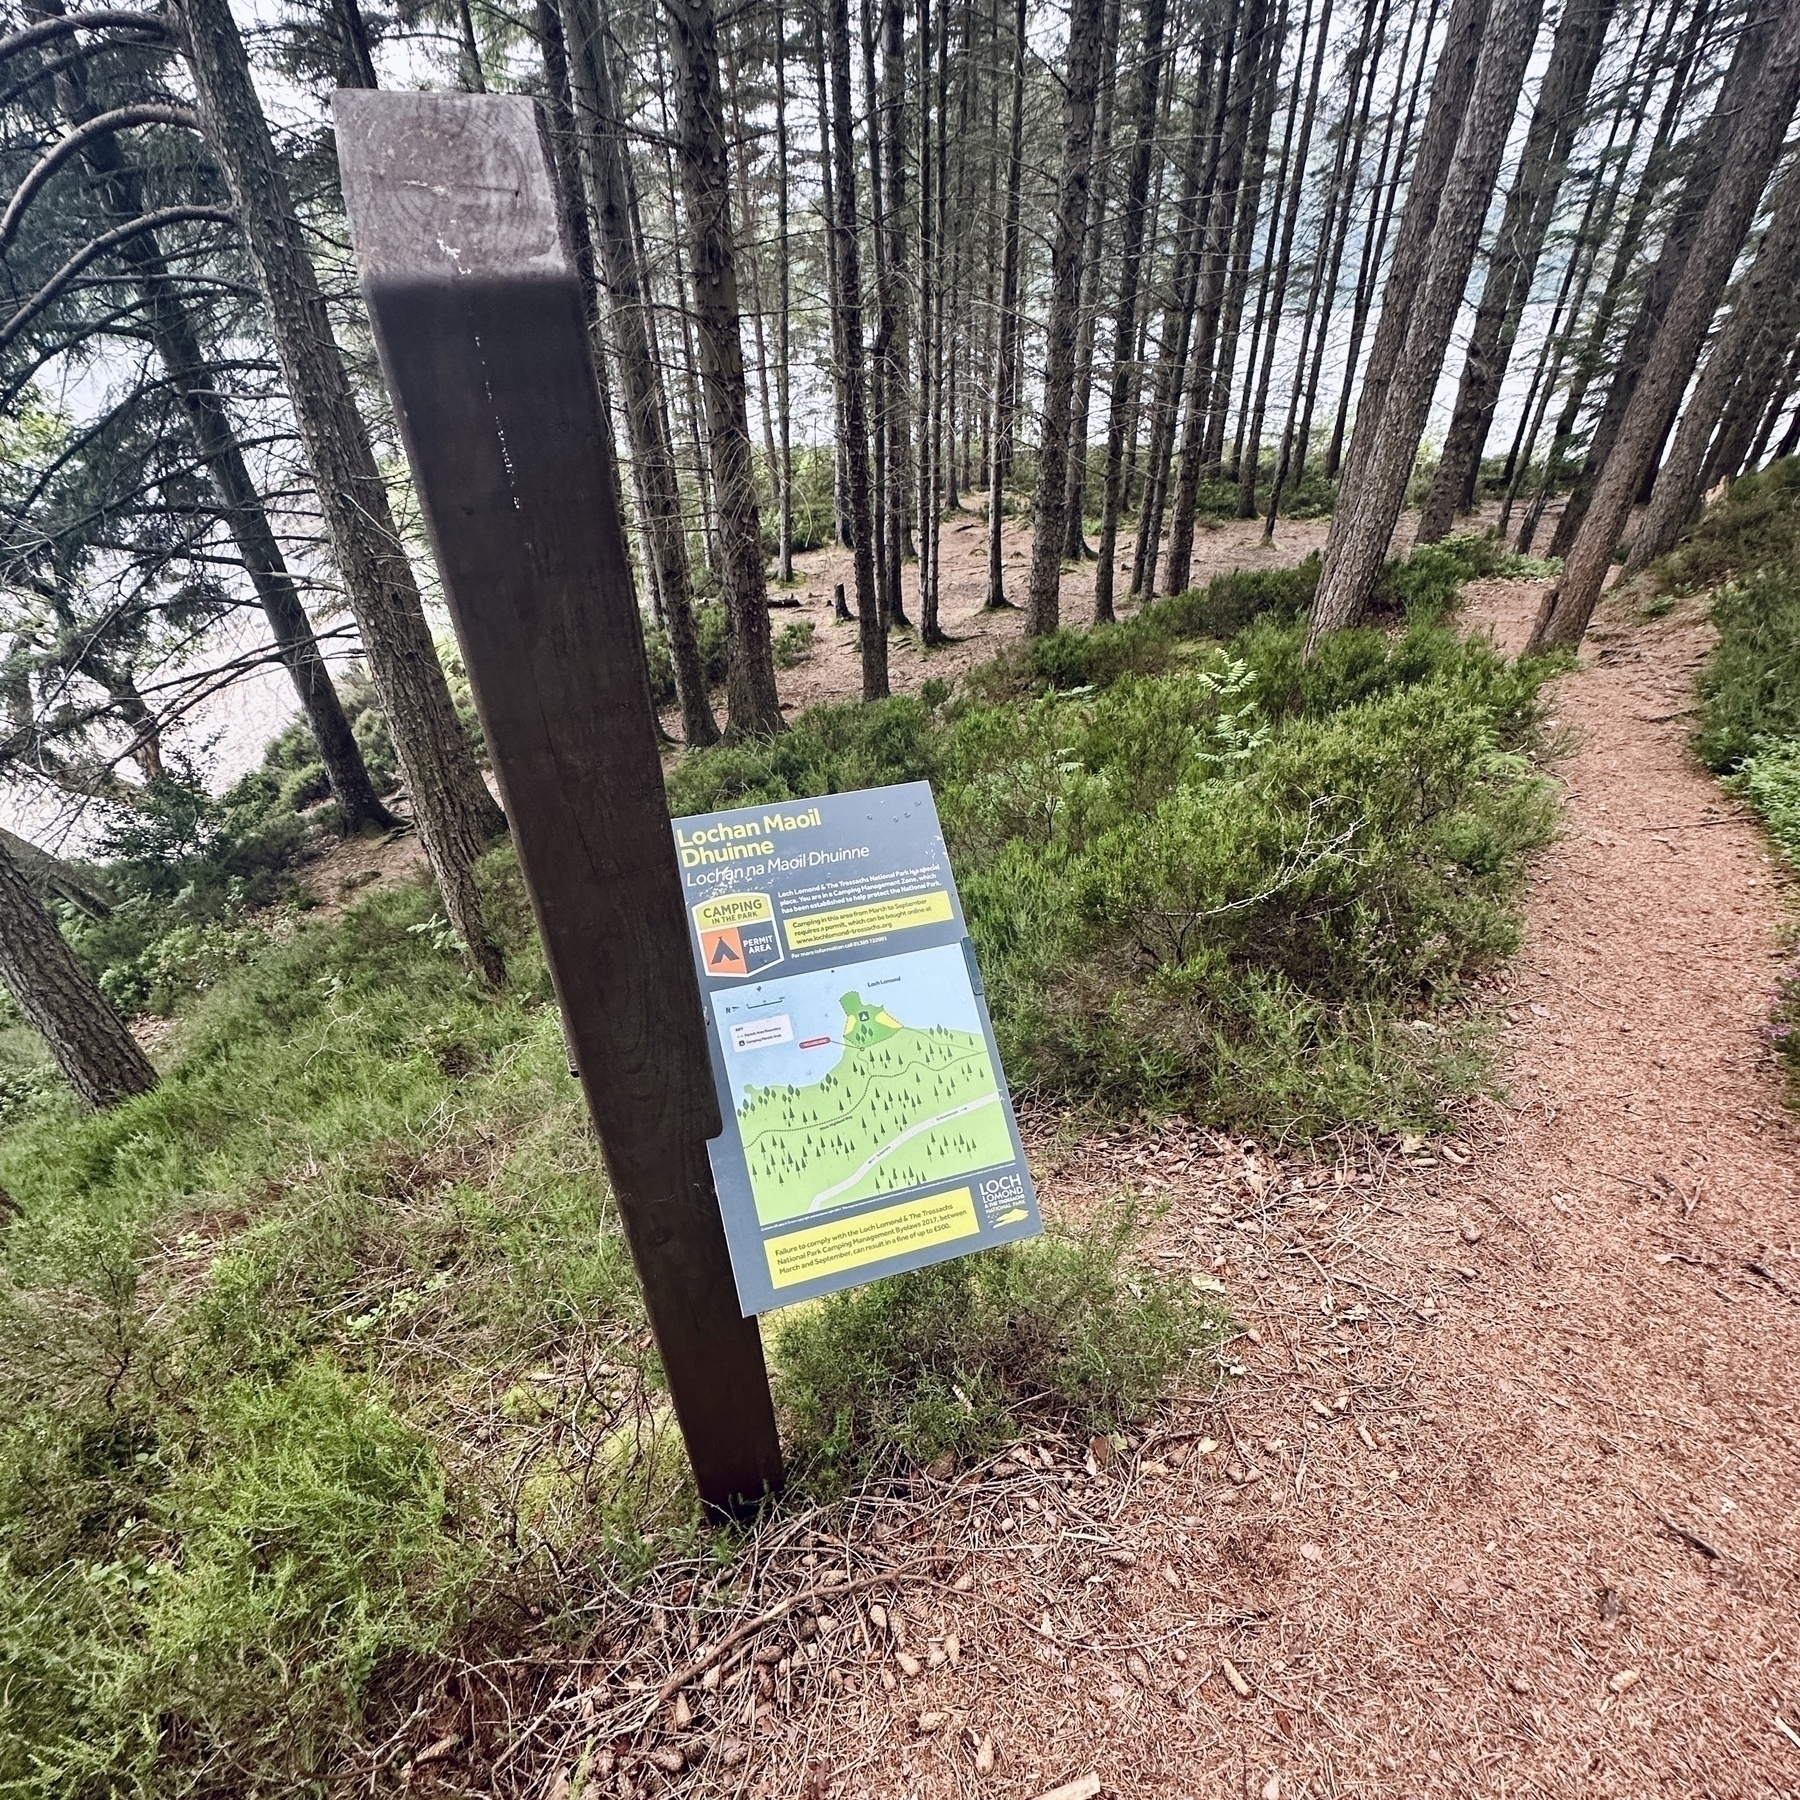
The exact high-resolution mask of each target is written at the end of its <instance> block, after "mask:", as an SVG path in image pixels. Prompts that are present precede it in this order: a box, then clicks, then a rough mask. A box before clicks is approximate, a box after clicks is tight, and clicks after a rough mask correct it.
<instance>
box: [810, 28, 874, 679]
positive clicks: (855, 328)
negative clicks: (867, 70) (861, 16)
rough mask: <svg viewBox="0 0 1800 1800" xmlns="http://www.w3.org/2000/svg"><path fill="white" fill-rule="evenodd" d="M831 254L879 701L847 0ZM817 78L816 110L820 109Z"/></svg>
mask: <svg viewBox="0 0 1800 1800" xmlns="http://www.w3.org/2000/svg"><path fill="white" fill-rule="evenodd" d="M829 11H830V31H831V108H830V111H831V146H832V165H833V177H834V178H833V183H832V202H833V204H834V205H835V207H836V209H837V213H836V218H835V220H834V222H833V231H832V239H833V252H834V256H835V259H836V263H837V289H838V307H837V321H836V330H835V332H834V333H833V336H834V339H835V347H836V351H837V359H838V367H839V369H840V370H841V371H842V373H841V375H840V380H841V382H842V384H843V396H844V466H845V475H846V480H845V486H846V487H847V488H848V489H849V501H850V509H849V510H850V536H851V539H852V544H851V548H852V552H853V554H854V557H855V563H856V620H857V636H858V642H859V644H860V647H861V650H862V693H863V698H864V699H865V700H882V699H885V698H886V697H887V692H888V666H887V630H886V627H885V625H884V622H883V620H882V617H881V599H880V596H879V595H878V594H877V592H876V588H875V550H874V543H873V536H872V532H873V527H872V524H871V520H870V515H869V422H868V402H867V399H866V397H865V396H866V391H867V390H866V374H865V370H864V363H863V331H862V270H861V266H860V261H859V258H858V255H857V243H856V233H857V218H856V143H855V139H854V137H853V136H852V134H851V130H850V0H830V4H829ZM822 90H823V82H822V81H821V93H820V101H821V109H820V110H821V112H823V110H824V107H823V101H824V94H823V91H822Z"/></svg>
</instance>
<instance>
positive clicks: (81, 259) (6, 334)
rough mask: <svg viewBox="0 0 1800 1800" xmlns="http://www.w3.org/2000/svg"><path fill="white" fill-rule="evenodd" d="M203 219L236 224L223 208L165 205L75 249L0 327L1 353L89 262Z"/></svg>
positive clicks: (235, 220)
mask: <svg viewBox="0 0 1800 1800" xmlns="http://www.w3.org/2000/svg"><path fill="white" fill-rule="evenodd" d="M202 220H204V221H209V222H211V223H213V224H217V225H233V224H235V223H236V222H237V215H236V214H235V213H232V212H228V211H227V210H226V209H225V208H224V207H222V206H165V207H163V208H162V209H161V210H160V211H159V212H152V213H145V214H144V215H143V216H142V217H141V218H136V219H131V220H128V221H127V222H126V223H125V224H123V225H120V226H116V227H115V228H114V229H113V230H111V231H106V232H102V233H101V234H100V236H99V237H97V238H95V239H94V240H93V242H92V243H90V244H84V245H83V246H82V247H81V249H79V250H77V251H76V252H75V254H74V255H73V256H71V257H70V258H69V260H68V261H67V262H66V263H64V264H63V266H62V267H61V268H60V269H58V270H57V271H56V273H55V274H54V275H52V276H51V277H50V279H49V280H48V281H46V282H45V283H44V285H43V286H42V287H41V288H39V289H38V291H37V292H36V293H35V294H33V295H32V296H31V298H30V299H29V300H27V301H26V302H25V304H24V305H23V306H21V307H20V308H19V310H18V311H17V312H16V313H14V314H13V316H12V317H11V318H10V319H8V320H7V321H6V323H5V324H4V325H0V350H4V349H5V348H6V346H7V345H8V344H10V343H11V342H12V340H13V339H14V337H16V336H17V335H18V333H19V332H21V331H23V330H24V329H25V327H26V326H27V325H29V324H30V323H31V321H32V320H33V319H35V318H36V317H37V315H38V314H39V313H41V312H42V311H43V310H44V308H45V307H46V306H48V305H49V304H50V302H51V301H52V300H54V299H55V298H56V297H57V295H58V294H60V293H61V292H62V291H63V289H64V288H66V287H67V286H68V285H69V283H70V282H71V281H73V280H74V279H75V277H76V276H77V275H79V274H80V273H81V271H82V270H83V269H85V268H86V267H87V266H88V264H89V263H91V262H93V261H95V260H96V259H97V258H99V257H102V256H105V255H106V254H107V253H108V252H109V251H112V250H116V249H118V247H119V246H120V245H121V244H124V243H129V242H130V240H131V239H132V238H134V237H139V236H141V235H142V234H143V233H144V232H146V231H155V230H157V229H158V228H159V227H160V226H163V225H185V224H188V223H190V222H196V221H202Z"/></svg>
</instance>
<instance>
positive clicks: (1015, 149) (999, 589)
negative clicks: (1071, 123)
mask: <svg viewBox="0 0 1800 1800" xmlns="http://www.w3.org/2000/svg"><path fill="white" fill-rule="evenodd" d="M1012 52H1013V81H1012V125H1011V128H1010V130H1009V132H1008V136H1007V153H1006V217H1005V221H1004V223H1003V224H1002V226H1001V228H1000V320H999V330H1000V336H999V342H998V344H997V345H996V346H995V351H994V432H993V437H994V449H993V454H992V456H991V457H989V459H988V462H989V468H988V517H987V526H988V547H987V548H988V554H987V600H986V601H985V602H984V604H985V606H986V607H987V608H988V609H989V610H993V609H995V608H998V607H1006V606H1011V605H1012V602H1011V601H1010V600H1008V599H1007V597H1006V573H1005V564H1004V560H1003V555H1002V550H1001V542H1000V524H1001V518H1002V515H1003V513H1004V511H1005V500H1006V482H1007V478H1008V477H1009V476H1010V475H1011V474H1012V452H1013V432H1014V430H1015V429H1016V427H1017V423H1018V411H1019V386H1018V374H1017V370H1018V338H1019V189H1020V185H1021V182H1022V179H1023V172H1024V162H1025V148H1024V117H1025V0H1013V43H1012Z"/></svg>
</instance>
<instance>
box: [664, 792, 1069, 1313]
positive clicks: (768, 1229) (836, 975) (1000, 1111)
mask: <svg viewBox="0 0 1800 1800" xmlns="http://www.w3.org/2000/svg"><path fill="white" fill-rule="evenodd" d="M790 834H791V835H790ZM675 842H676V847H677V849H678V850H679V851H680V852H681V862H682V882H683V884H684V886H685V889H686V894H687V913H688V924H689V937H690V940H691V942H692V945H693V951H694V963H695V967H696V969H697V970H698V972H699V976H700V991H701V994H702V997H703V1000H704V1003H705V1006H706V1009H707V1034H708V1039H709V1042H710V1046H711V1050H712V1059H713V1075H714V1080H715V1082H716V1084H717V1088H718V1095H719V1110H720V1114H721V1116H722V1117H723V1118H724V1119H725V1121H726V1125H725V1130H724V1132H723V1133H722V1134H721V1135H720V1136H719V1137H717V1138H715V1139H713V1141H712V1142H711V1144H710V1145H709V1146H708V1150H709V1151H710V1153H711V1156H712V1164H713V1174H714V1177H715V1179H716V1181H717V1184H718V1190H719V1205H720V1208H721V1209H722V1211H723V1213H724V1219H725V1234H726V1237H727V1239H728V1241H729V1243H730V1246H731V1261H732V1270H733V1273H734V1274H735V1276H736V1278H737V1286H738V1298H739V1301H740V1303H741V1304H742V1306H743V1309H744V1311H745V1312H746V1313H758V1312H767V1311H769V1310H770V1309H771V1308H773V1307H777V1306H786V1305H789V1304H791V1303H792V1302H794V1301H796V1300H807V1299H811V1298H813V1297H815V1296H817V1295H819V1294H827V1293H831V1292H832V1291H834V1290H835V1289H837V1288H843V1287H852V1286H855V1285H856V1284H858V1283H860V1282H865V1281H872V1280H874V1279H875V1278H876V1277H877V1276H881V1275H892V1274H897V1273H899V1272H900V1271H901V1270H903V1269H917V1268H922V1267H924V1266H925V1265H926V1264H927V1263H934V1262H943V1261H946V1260H947V1259H948V1258H950V1257H953V1256H963V1255H966V1254H967V1253H968V1252H969V1251H971V1250H981V1249H986V1248H988V1247H990V1246H992V1245H995V1244H1001V1243H1011V1242H1013V1241H1015V1240H1016V1239H1019V1238H1024V1237H1031V1236H1034V1235H1035V1234H1036V1233H1037V1232H1038V1231H1039V1230H1040V1229H1041V1226H1040V1224H1039V1220H1038V1211H1037V1197H1036V1195H1035V1193H1034V1192H1033V1190H1032V1185H1031V1175H1030V1172H1029V1171H1028V1170H1027V1168H1026V1166H1025V1155H1024V1151H1023V1149H1022V1148H1021V1146H1020V1143H1019V1128H1018V1123H1017V1121H1016V1120H1015V1119H1014V1117H1013V1110H1012V1101H1011V1098H1010V1096H1009V1095H1008V1093H1007V1087H1006V1079H1005V1076H1004V1075H1003V1073H1002V1072H1001V1068H1000V1057H999V1053H998V1052H997V1051H996V1049H995V1048H994V1031H993V1026H992V1024H991V1023H990V1022H989V1020H988V1013H987V1004H986V1002H985V1000H984V999H983V997H982V990H981V977H980V974H979V972H978V970H977V969H976V966H975V955H974V951H973V949H972V947H971V946H970V943H969V938H968V933H967V930H966V928H965V926H964V923H963V915H962V903H961V901H960V900H959V899H958V898H957V894H956V884H955V882H954V880H953V879H952V878H951V874H950V859H949V856H948V854H947V853H946V851H945V849H944V836H943V832H942V830H941V829H940V828H939V825H938V818H937V809H936V807H935V806H933V804H932V799H931V789H930V787H929V786H928V785H927V784H926V783H925V782H922V781H916V782H909V783H907V784H905V785H903V786H899V787H886V788H870V789H867V790H865V791H863V792H861V793H854V794H832V795H828V796H826V797H825V798H823V799H820V800H815V801H810V802H808V803H806V804H805V805H803V806H788V807H782V808H778V809H772V808H767V807H744V808H740V809H738V810H736V811H733V812H721V813H709V814H706V815H704V816H702V817H699V818H692V819H678V820H676V821H675Z"/></svg>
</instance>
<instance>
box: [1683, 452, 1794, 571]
mask: <svg viewBox="0 0 1800 1800" xmlns="http://www.w3.org/2000/svg"><path fill="white" fill-rule="evenodd" d="M1797 549H1800V457H1796V456H1789V457H1785V458H1783V459H1782V460H1781V461H1780V462H1772V463H1770V464H1769V465H1768V467H1767V468H1763V469H1758V470H1757V471H1756V472H1755V473H1754V474H1751V475H1745V476H1742V477H1741V478H1740V479H1739V480H1737V481H1734V482H1733V483H1732V484H1731V491H1730V492H1729V493H1728V494H1727V495H1726V496H1725V497H1724V499H1723V500H1721V501H1719V502H1718V503H1717V504H1716V505H1714V506H1710V507H1708V508H1707V510H1706V511H1705V512H1704V513H1702V514H1701V516H1700V517H1699V519H1697V520H1696V521H1695V522H1694V524H1692V525H1691V526H1689V528H1688V529H1687V531H1686V532H1685V533H1683V535H1682V539H1681V542H1680V543H1679V544H1677V545H1676V546H1675V548H1674V549H1673V550H1671V551H1670V552H1669V554H1668V555H1667V556H1665V557H1664V558H1663V559H1662V560H1661V561H1660V562H1659V563H1658V564H1657V565H1656V574H1657V579H1658V584H1659V585H1660V587H1661V588H1662V589H1663V590H1664V591H1665V592H1667V593H1671V594H1693V593H1698V592H1700V591H1701V590H1702V589H1704V588H1709V587H1716V586H1717V585H1718V584H1719V583H1720V582H1722V581H1725V580H1727V579H1729V578H1730V577H1731V576H1734V575H1737V576H1747V575H1751V574H1753V573H1755V572H1756V571H1757V570H1758V569H1765V568H1788V567H1791V566H1792V565H1793V564H1794V561H1795V554H1796V550H1797Z"/></svg>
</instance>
